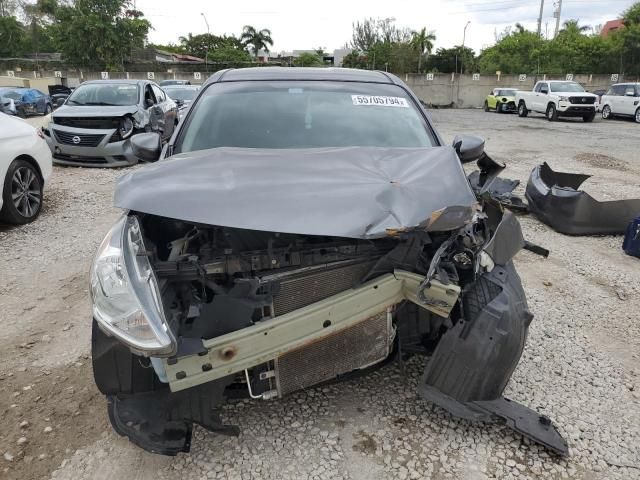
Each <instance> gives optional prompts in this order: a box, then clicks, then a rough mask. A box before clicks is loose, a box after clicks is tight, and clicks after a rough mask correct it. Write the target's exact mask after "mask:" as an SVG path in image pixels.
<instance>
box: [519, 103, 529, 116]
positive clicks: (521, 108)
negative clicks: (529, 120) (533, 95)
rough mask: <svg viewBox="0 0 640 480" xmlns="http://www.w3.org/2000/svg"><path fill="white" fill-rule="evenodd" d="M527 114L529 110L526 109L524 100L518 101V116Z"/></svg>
mask: <svg viewBox="0 0 640 480" xmlns="http://www.w3.org/2000/svg"><path fill="white" fill-rule="evenodd" d="M527 115H529V110H527V105H526V104H525V103H524V102H520V103H519V104H518V116H519V117H521V118H524V117H526V116H527Z"/></svg>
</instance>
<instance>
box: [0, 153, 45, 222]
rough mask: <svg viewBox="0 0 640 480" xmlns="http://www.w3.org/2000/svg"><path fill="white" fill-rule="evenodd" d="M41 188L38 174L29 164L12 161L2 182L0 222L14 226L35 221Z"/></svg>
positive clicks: (39, 206)
mask: <svg viewBox="0 0 640 480" xmlns="http://www.w3.org/2000/svg"><path fill="white" fill-rule="evenodd" d="M42 186H43V185H42V179H41V178H40V173H39V172H38V171H37V170H36V168H35V167H34V166H33V165H32V164H31V163H29V162H27V161H26V160H21V159H16V160H14V161H13V162H12V163H11V165H9V170H8V171H7V176H6V177H5V180H4V189H3V191H2V200H3V205H2V210H0V220H2V221H4V222H7V223H11V224H14V225H23V224H25V223H29V222H31V221H33V220H35V219H36V217H37V216H38V215H39V214H40V210H41V209H42Z"/></svg>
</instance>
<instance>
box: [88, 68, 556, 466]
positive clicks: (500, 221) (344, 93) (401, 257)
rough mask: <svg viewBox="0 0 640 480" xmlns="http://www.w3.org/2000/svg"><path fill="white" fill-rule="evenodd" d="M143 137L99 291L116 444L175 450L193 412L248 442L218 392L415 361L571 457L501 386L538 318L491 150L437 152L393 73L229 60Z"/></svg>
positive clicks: (437, 387)
mask: <svg viewBox="0 0 640 480" xmlns="http://www.w3.org/2000/svg"><path fill="white" fill-rule="evenodd" d="M131 143H132V147H133V149H134V151H135V152H136V155H137V156H138V157H140V158H145V159H147V160H157V159H158V158H160V159H161V161H159V162H157V163H156V164H154V165H151V166H147V167H145V168H143V169H140V170H137V171H135V172H131V173H129V174H127V175H125V176H124V177H122V178H121V180H120V181H119V184H118V187H117V190H116V193H115V204H116V206H118V207H120V208H122V209H123V210H124V214H123V216H122V217H121V218H120V220H118V222H117V223H116V224H115V225H114V226H113V228H112V229H111V231H110V232H109V233H108V235H107V236H106V238H105V239H104V241H103V243H102V245H101V246H100V248H99V250H98V253H97V255H96V258H95V260H94V263H93V267H92V269H91V285H90V291H91V297H92V306H93V319H94V321H93V339H92V356H93V369H94V376H95V381H96V384H97V386H98V388H99V389H100V391H101V392H102V393H103V394H105V395H106V397H107V404H108V411H109V418H110V420H111V423H112V425H113V427H114V429H115V430H116V431H117V432H118V433H119V434H121V435H124V436H127V437H128V438H129V439H130V440H131V441H132V442H134V443H135V444H137V445H139V446H140V447H142V448H144V449H146V450H148V451H151V452H156V453H162V454H167V455H175V454H177V453H179V452H186V451H188V450H189V448H190V442H191V432H192V428H193V425H194V424H197V425H200V426H202V427H204V428H206V429H207V430H209V431H213V432H219V433H226V434H236V433H237V432H238V428H237V427H236V426H234V425H226V424H225V423H224V422H223V420H222V418H221V417H220V407H221V406H222V405H223V403H224V402H225V401H228V400H230V399H236V398H239V397H247V398H249V397H250V398H253V399H262V400H269V399H276V398H278V397H282V396H285V395H287V394H289V393H291V392H294V391H296V390H300V389H304V388H309V387H312V386H314V385H319V384H322V383H325V382H333V381H337V380H343V379H348V378H351V377H352V376H354V375H357V374H363V373H366V372H368V371H371V370H372V369H375V368H379V367H381V366H383V365H385V364H386V363H388V362H389V361H396V360H398V361H400V359H402V358H405V357H406V356H407V355H423V356H424V359H425V360H424V362H425V373H424V376H423V377H422V379H421V380H420V383H419V393H420V394H421V395H422V396H423V397H424V398H426V399H428V400H429V401H431V402H433V403H435V404H437V405H439V406H441V407H443V408H445V409H446V410H448V411H449V412H451V413H452V414H453V415H456V416H459V417H462V418H466V419H469V420H477V421H484V422H493V421H498V422H500V423H505V424H507V425H508V426H510V427H511V428H513V429H515V430H516V431H518V432H520V433H521V434H522V435H524V436H527V437H529V438H531V439H533V440H534V441H536V442H539V443H541V444H543V445H545V446H546V447H547V448H548V449H549V450H551V451H552V452H555V453H558V454H566V453H567V445H566V443H565V441H564V440H563V439H562V437H561V436H560V435H559V433H558V432H557V430H556V429H555V427H554V426H553V425H552V423H551V421H550V420H549V419H548V418H547V417H545V416H543V415H541V414H539V413H537V412H534V411H532V410H530V409H528V408H526V407H524V406H522V405H520V404H518V403H516V402H515V401H510V400H507V399H505V398H503V396H502V393H503V391H504V389H505V387H506V385H507V383H508V381H509V379H510V377H511V375H512V373H513V371H514V370H515V368H516V365H517V363H518V361H519V359H520V356H521V354H522V351H523V348H524V345H525V340H526V337H527V331H528V327H529V324H530V322H531V320H532V318H533V315H532V314H531V312H530V311H529V309H528V307H527V302H526V298H525V294H524V291H523V288H522V285H521V282H520V278H519V277H518V274H517V273H516V271H515V269H514V266H513V263H512V258H513V256H514V255H515V254H516V253H517V252H518V251H519V250H520V249H521V248H522V247H523V246H524V240H523V238H522V233H521V230H520V226H519V224H518V221H517V220H516V218H515V217H514V216H513V215H512V214H511V213H509V212H505V211H503V210H502V209H501V207H500V205H498V204H495V203H493V202H492V201H491V200H490V199H487V200H484V199H482V198H481V199H477V198H476V195H474V193H473V191H472V190H471V188H470V185H469V182H468V181H467V178H466V176H465V173H464V170H463V168H462V163H464V162H471V161H480V162H479V163H481V162H482V160H483V159H487V158H488V157H487V156H486V154H485V153H484V142H483V141H482V140H480V139H477V138H475V137H464V136H463V137H458V138H457V139H456V141H455V142H454V146H453V147H451V146H447V145H445V144H444V142H443V140H442V138H441V137H440V136H439V135H438V134H437V132H436V131H435V129H434V128H433V125H432V124H431V121H430V119H429V117H428V115H427V113H426V112H425V111H424V110H423V109H422V107H421V106H420V103H419V100H418V99H417V98H416V97H415V95H414V94H413V93H412V92H411V91H410V90H409V89H408V88H407V87H406V86H405V85H404V84H403V83H402V82H401V81H400V80H399V79H398V78H396V77H395V76H393V75H389V74H386V73H382V72H364V71H358V70H341V69H296V68H289V69H278V68H258V69H243V70H230V71H223V72H218V73H217V74H215V75H214V76H212V77H211V78H210V79H209V80H208V81H207V83H206V84H205V85H204V86H203V88H202V90H201V91H200V93H199V95H198V97H197V98H196V100H195V101H194V104H193V106H192V108H191V109H190V110H189V112H188V114H187V116H186V118H185V119H184V121H183V122H182V123H181V124H180V126H179V127H178V130H177V131H176V132H175V134H174V135H173V136H172V138H171V140H170V141H169V143H168V144H167V145H165V146H164V147H163V148H162V151H161V139H160V136H159V135H158V134H155V133H148V134H140V135H137V136H135V137H133V138H132V140H131ZM381 388H384V387H383V386H382V387H381ZM425 415H428V413H427V412H425Z"/></svg>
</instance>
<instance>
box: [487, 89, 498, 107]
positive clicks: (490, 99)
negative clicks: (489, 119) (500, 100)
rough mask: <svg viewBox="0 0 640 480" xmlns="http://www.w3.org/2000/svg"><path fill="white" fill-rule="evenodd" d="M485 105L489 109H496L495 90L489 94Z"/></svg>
mask: <svg viewBox="0 0 640 480" xmlns="http://www.w3.org/2000/svg"><path fill="white" fill-rule="evenodd" d="M487 105H488V106H489V108H491V109H495V108H496V91H495V90H492V91H491V93H489V96H488V97H487Z"/></svg>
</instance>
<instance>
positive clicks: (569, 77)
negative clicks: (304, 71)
mask: <svg viewBox="0 0 640 480" xmlns="http://www.w3.org/2000/svg"><path fill="white" fill-rule="evenodd" d="M567 82H573V73H567Z"/></svg>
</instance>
